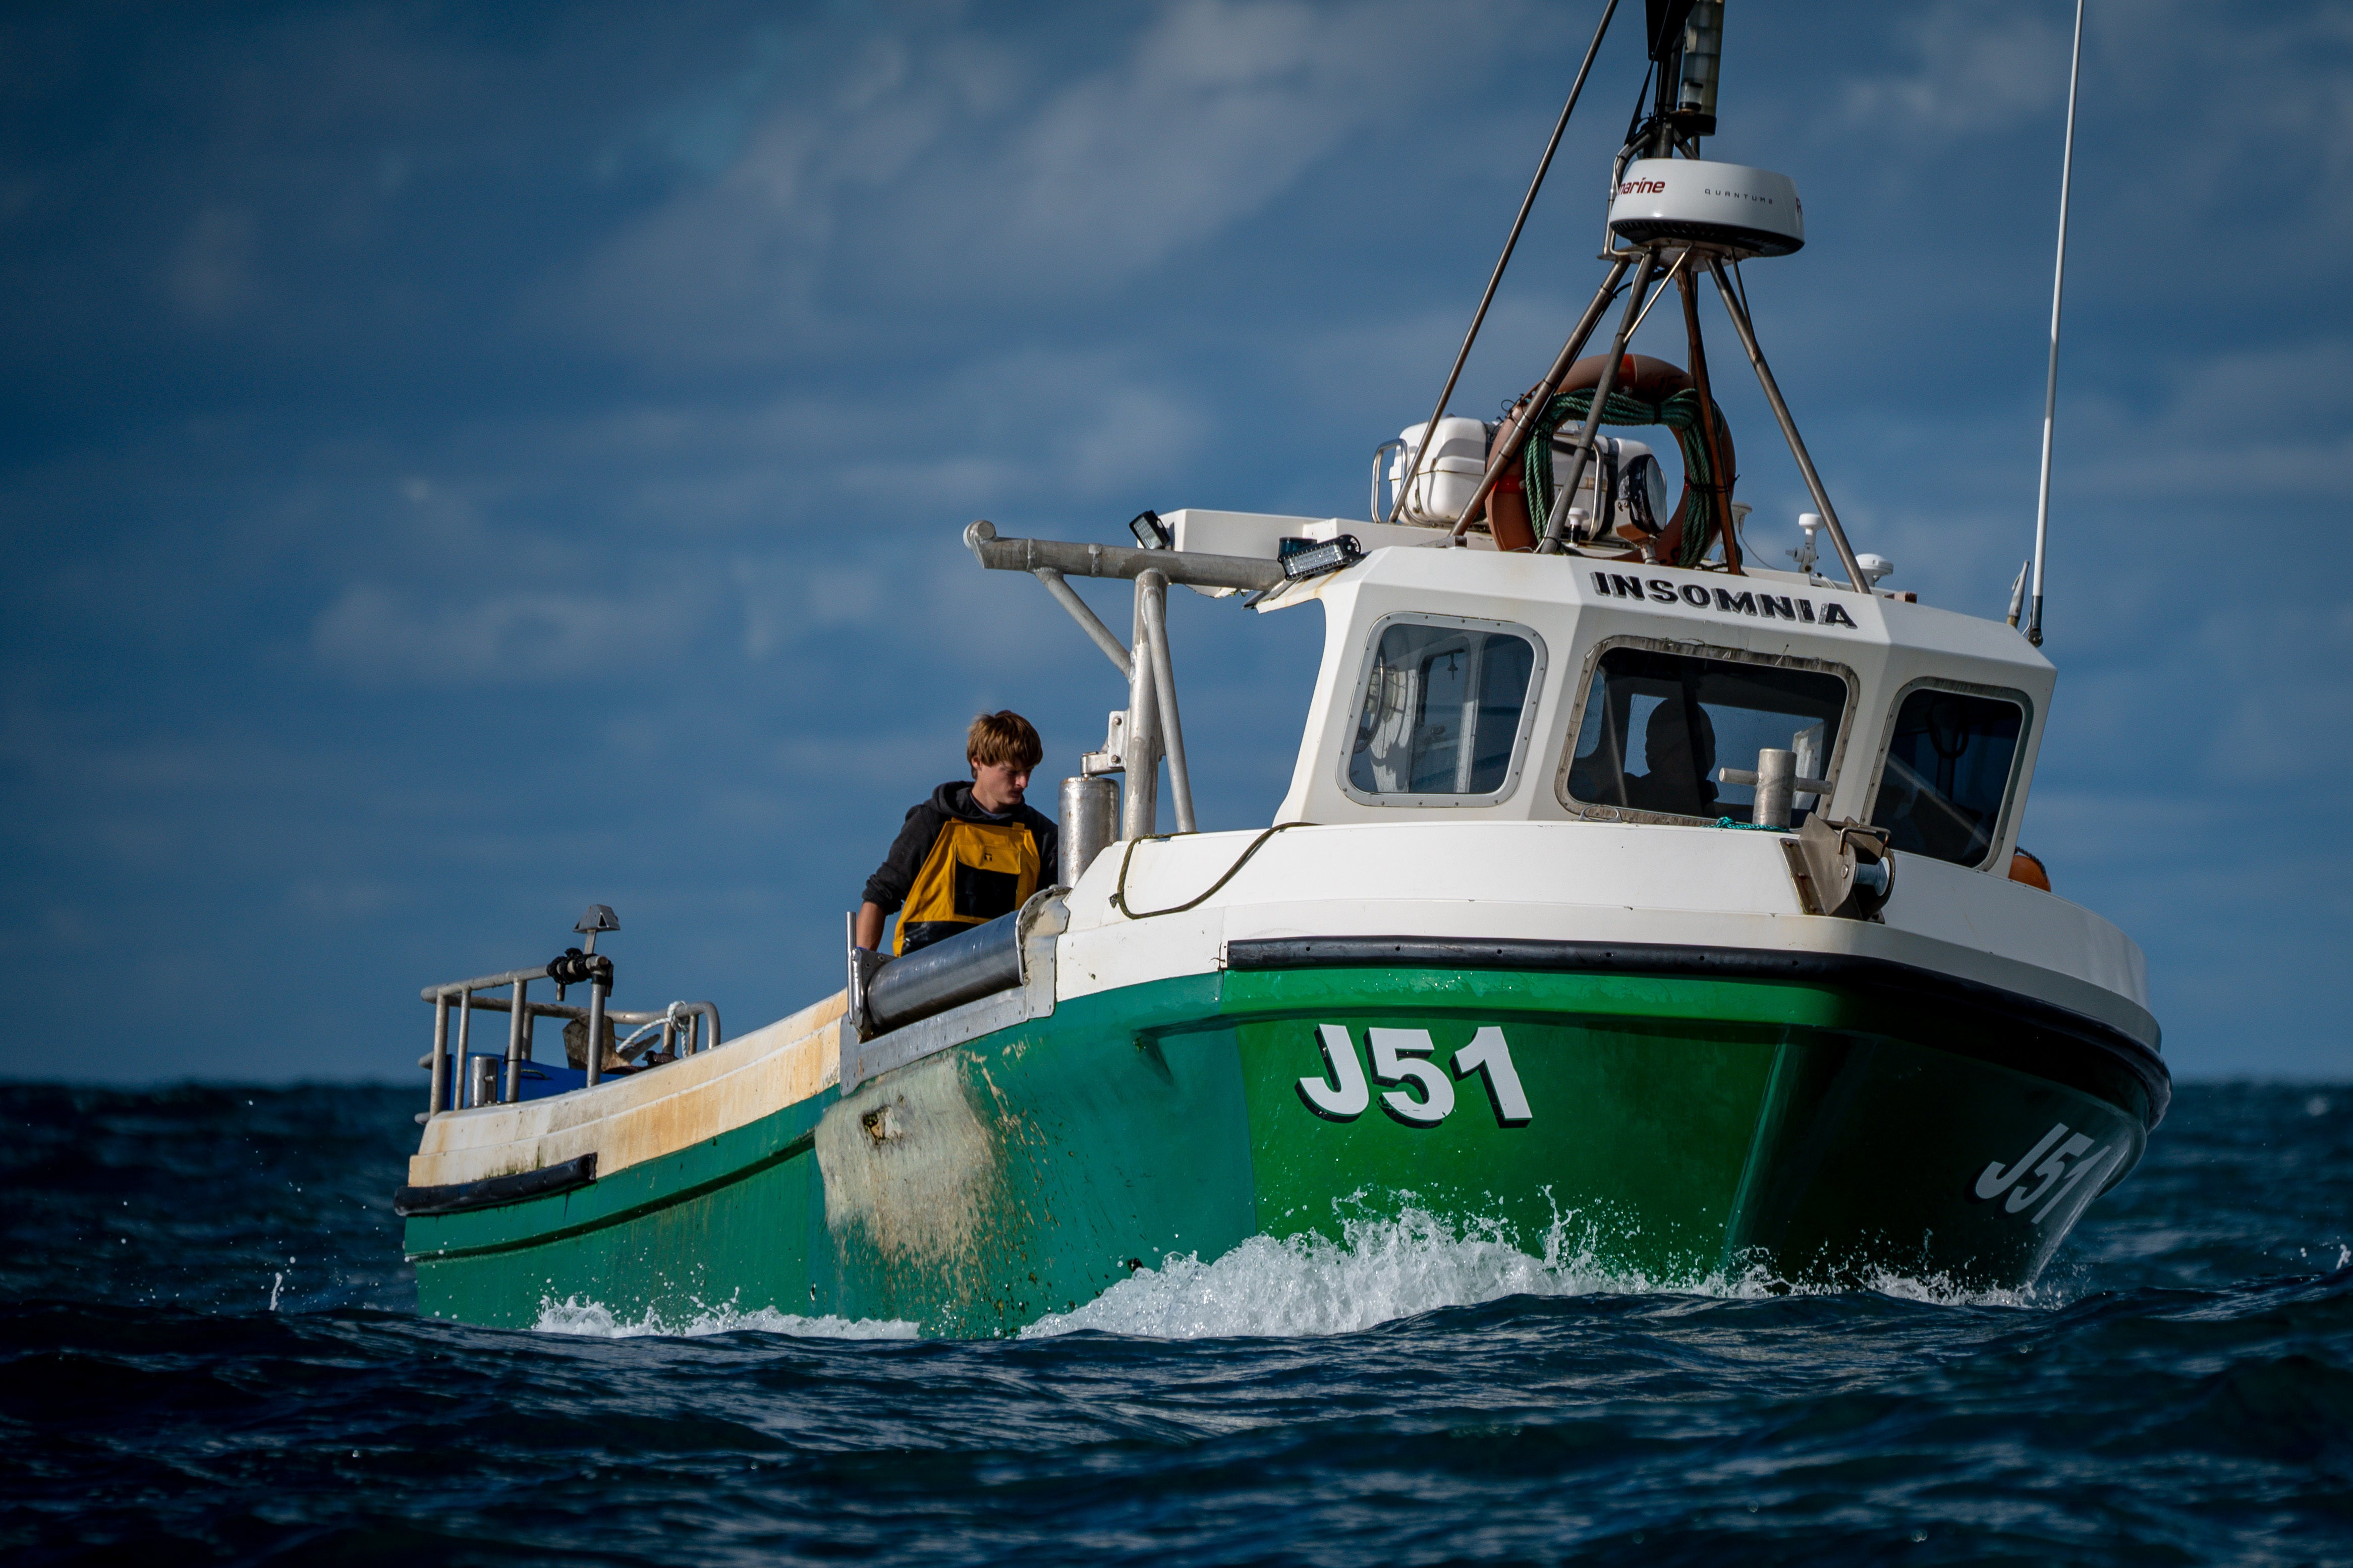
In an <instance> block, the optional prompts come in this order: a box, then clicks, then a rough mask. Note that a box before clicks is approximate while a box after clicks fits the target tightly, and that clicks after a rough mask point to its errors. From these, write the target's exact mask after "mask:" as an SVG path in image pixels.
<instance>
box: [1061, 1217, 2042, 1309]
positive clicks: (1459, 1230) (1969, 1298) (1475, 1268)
mask: <svg viewBox="0 0 2353 1568" xmlns="http://www.w3.org/2000/svg"><path fill="white" fill-rule="evenodd" d="M1605 1238H1606V1233H1605V1231H1604V1229H1603V1227H1601V1226H1598V1225H1595V1224H1592V1223H1580V1220H1579V1216H1578V1215H1575V1214H1568V1215H1558V1216H1556V1218H1555V1219H1554V1221H1553V1222H1552V1224H1551V1226H1549V1227H1548V1228H1547V1229H1546V1233H1545V1237H1544V1242H1543V1249H1542V1253H1541V1255H1540V1256H1539V1255H1534V1254H1530V1253H1528V1252H1526V1251H1524V1250H1522V1249H1521V1248H1520V1247H1517V1246H1515V1245H1514V1238H1513V1237H1512V1236H1511V1234H1510V1232H1509V1231H1508V1229H1507V1228H1506V1227H1504V1226H1502V1225H1500V1224H1498V1223H1496V1222H1494V1221H1491V1220H1467V1221H1454V1220H1449V1219H1446V1218H1443V1217H1441V1216H1440V1215H1433V1214H1430V1213H1429V1212H1427V1211H1426V1210H1423V1209H1421V1208H1419V1207H1417V1206H1415V1205H1412V1204H1410V1203H1409V1204H1407V1205H1405V1206H1404V1207H1403V1208H1402V1209H1401V1210H1400V1211H1399V1212H1398V1215H1397V1216H1396V1217H1395V1218H1393V1219H1392V1218H1366V1217H1351V1218H1344V1219H1343V1220H1342V1222H1341V1227H1340V1239H1338V1240H1337V1241H1335V1240H1333V1239H1331V1238H1330V1237H1324V1236H1321V1235H1317V1234H1314V1233H1309V1234H1305V1235H1301V1236H1293V1237H1283V1238H1282V1239H1280V1240H1278V1239H1276V1238H1274V1237H1267V1236H1255V1237H1251V1238H1250V1240H1248V1241H1245V1242H1243V1243H1242V1244H1241V1245H1240V1247H1235V1248H1234V1249H1233V1250H1232V1251H1230V1252H1229V1253H1227V1254H1225V1255H1224V1256H1223V1257H1221V1258H1218V1259H1216V1260H1215V1261H1214V1262H1210V1263H1204V1262H1202V1261H1201V1260H1200V1258H1198V1256H1195V1255H1185V1256H1176V1257H1170V1258H1164V1259H1163V1260H1162V1261H1161V1264H1160V1267H1159V1268H1139V1269H1137V1270H1136V1271H1135V1273H1134V1275H1132V1276H1131V1277H1129V1278H1128V1279H1124V1280H1122V1281H1120V1282H1119V1283H1118V1284H1116V1285H1113V1287H1112V1288H1111V1289H1108V1290H1106V1291H1104V1292H1103V1294H1102V1295H1101V1296H1098V1297H1097V1298H1095V1299H1094V1300H1092V1301H1090V1302H1088V1303H1087V1304H1086V1305H1084V1306H1082V1307H1080V1308H1078V1309H1077V1310H1073V1311H1070V1312H1057V1313H1050V1314H1049V1315H1047V1316H1046V1317H1043V1318H1040V1319H1039V1320H1038V1321H1036V1322H1035V1323H1032V1324H1031V1325H1029V1328H1027V1329H1025V1330H1023V1331H1022V1332H1023V1335H1024V1337H1035V1336H1043V1335H1051V1334H1065V1333H1071V1332H1073V1331H1078V1330H1082V1329H1092V1330H1097V1331H1102V1332H1105V1333H1113V1334H1131V1335H1135V1336H1138V1337H1144V1338H1152V1339H1214V1338H1223V1337H1228V1336H1310V1335H1318V1334H1345V1333H1354V1332H1357V1331H1362V1330H1365V1329H1369V1328H1372V1327H1374V1326H1375V1325H1377V1324H1379V1323H1385V1322H1390V1321H1395V1320H1397V1319H1399V1318H1409V1317H1413V1316H1416V1315H1418V1314H1419V1313H1423V1312H1431V1311H1436V1310H1440V1308H1445V1307H1468V1306H1476V1305H1478V1304H1479V1303H1481V1302H1484V1301H1493V1300H1501V1299H1503V1298H1504V1297H1506V1296H1596V1295H1656V1294H1675V1295H1692V1296H1710V1297H1718V1298H1725V1299H1732V1300H1741V1299H1752V1298H1761V1297H1765V1296H1773V1295H1811V1294H1823V1293H1827V1292H1826V1291H1825V1290H1824V1289H1822V1288H1820V1287H1808V1286H1793V1285H1790V1284H1788V1283H1787V1282H1786V1281H1783V1280H1779V1279H1774V1278H1773V1277H1772V1276H1770V1275H1769V1274H1767V1273H1766V1272H1765V1271H1763V1270H1761V1269H1757V1270H1751V1271H1748V1272H1746V1273H1743V1274H1740V1275H1737V1276H1727V1275H1725V1274H1724V1273H1722V1272H1720V1271H1708V1272H1701V1271H1696V1270H1694V1272H1693V1273H1691V1274H1689V1275H1685V1276H1653V1275H1651V1274H1648V1273H1645V1272H1643V1271H1641V1270H1640V1269H1630V1268H1623V1267H1617V1266H1613V1265H1611V1264H1609V1263H1608V1262H1605V1261H1603V1260H1602V1257H1603V1253H1602V1247H1603V1243H1604V1241H1605ZM1865 1289H1869V1290H1872V1291H1875V1292H1877V1293H1879V1294H1881V1295H1885V1296H1890V1297H1894V1298H1895V1299H1897V1300H1906V1301H1921V1302H1927V1303H1933V1304H1936V1305H1947V1306H1960V1305H1968V1306H1996V1307H2028V1306H2042V1305H2046V1304H2048V1303H2046V1302H2044V1301H2042V1300H2039V1299H2038V1298H2037V1297H2036V1294H2035V1292H2034V1291H2033V1290H2032V1289H2025V1290H1990V1291H1989V1290H1971V1289H1964V1288H1962V1287H1960V1286H1957V1285H1956V1284H1954V1283H1953V1282H1952V1281H1951V1280H1949V1279H1944V1278H1942V1277H1935V1278H1930V1279H1913V1278H1910V1277H1907V1276H1904V1275H1899V1274H1894V1273H1883V1274H1880V1275H1876V1276H1873V1277H1872V1278H1871V1279H1869V1280H1868V1282H1867V1284H1866V1286H1865Z"/></svg>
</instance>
